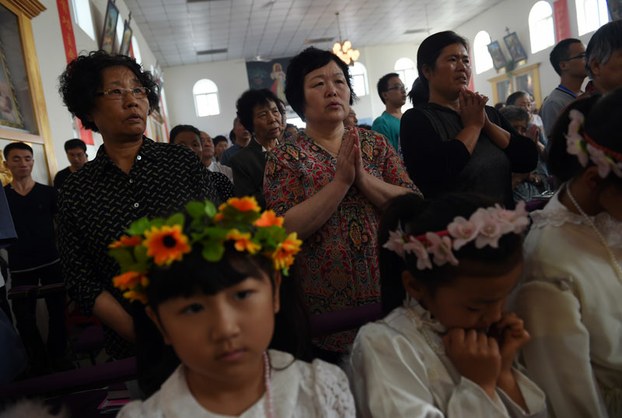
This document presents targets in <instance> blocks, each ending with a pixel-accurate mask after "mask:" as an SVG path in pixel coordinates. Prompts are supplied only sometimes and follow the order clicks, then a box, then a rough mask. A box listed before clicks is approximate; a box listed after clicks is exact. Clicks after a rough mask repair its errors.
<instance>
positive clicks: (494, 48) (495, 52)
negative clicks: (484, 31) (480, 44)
mask: <svg viewBox="0 0 622 418" xmlns="http://www.w3.org/2000/svg"><path fill="white" fill-rule="evenodd" d="M488 53H489V54H490V56H491V57H492V65H493V66H494V67H495V70H500V69H501V68H503V67H505V66H506V65H507V63H508V61H507V59H506V58H505V55H504V54H503V51H502V50H501V45H499V41H492V42H491V43H489V44H488Z"/></svg>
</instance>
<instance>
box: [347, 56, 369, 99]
mask: <svg viewBox="0 0 622 418" xmlns="http://www.w3.org/2000/svg"><path fill="white" fill-rule="evenodd" d="M350 75H351V76H352V90H354V94H356V95H357V96H358V97H363V96H367V95H368V94H369V87H367V68H365V66H364V65H363V64H361V63H360V62H355V63H354V65H353V66H352V69H351V70H350Z"/></svg>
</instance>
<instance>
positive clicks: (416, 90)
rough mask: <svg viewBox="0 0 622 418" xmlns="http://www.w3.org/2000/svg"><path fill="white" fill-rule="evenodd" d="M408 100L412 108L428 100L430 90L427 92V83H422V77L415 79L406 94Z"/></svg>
mask: <svg viewBox="0 0 622 418" xmlns="http://www.w3.org/2000/svg"><path fill="white" fill-rule="evenodd" d="M408 99H409V100H410V103H412V105H413V106H416V105H419V104H424V103H427V102H428V100H430V90H428V85H427V81H422V77H417V78H416V79H415V81H414V82H413V86H412V87H411V89H410V91H409V92H408Z"/></svg>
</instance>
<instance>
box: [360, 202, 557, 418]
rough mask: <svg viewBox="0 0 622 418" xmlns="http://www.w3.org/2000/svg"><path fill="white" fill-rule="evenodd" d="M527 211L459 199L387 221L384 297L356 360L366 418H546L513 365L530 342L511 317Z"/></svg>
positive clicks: (536, 392)
mask: <svg viewBox="0 0 622 418" xmlns="http://www.w3.org/2000/svg"><path fill="white" fill-rule="evenodd" d="M528 223H529V222H528V219H527V213H526V212H525V210H524V205H522V204H521V205H519V206H518V208H517V209H516V210H505V209H503V208H502V207H500V206H499V205H495V204H494V202H493V201H491V200H490V199H488V198H485V197H482V196H479V195H473V194H450V195H445V196H441V197H439V198H436V199H433V200H422V199H420V198H418V197H417V196H414V195H404V196H401V197H398V198H396V199H395V200H394V201H392V203H391V204H390V205H389V207H388V208H387V209H386V211H385V213H384V214H383V217H382V220H381V225H380V230H379V236H378V242H379V243H381V245H382V249H381V251H380V272H381V280H380V284H381V298H382V305H383V311H384V313H385V315H386V317H385V318H384V319H382V320H381V321H377V322H375V323H371V324H367V325H365V326H363V327H362V328H361V329H360V331H359V333H358V335H357V337H356V339H355V342H354V346H353V349H352V354H351V357H350V369H351V376H350V382H351V385H352V388H353V392H354V396H355V400H356V402H357V411H358V414H359V416H360V417H391V418H394V417H423V416H426V417H428V416H429V417H432V416H434V417H444V416H447V417H476V416H486V417H535V416H537V417H540V416H546V405H545V398H544V394H543V392H542V391H541V390H540V389H539V388H538V387H537V386H536V385H535V384H534V383H533V382H531V381H530V380H529V379H528V378H527V377H526V376H524V375H523V374H521V373H520V372H519V371H518V370H517V369H515V368H514V367H513V366H512V365H513V362H514V358H515V355H516V353H517V351H518V350H519V349H520V348H521V347H522V346H523V345H524V344H525V343H526V342H527V341H529V333H528V332H527V331H526V330H525V328H524V327H523V322H522V320H521V319H520V318H519V317H518V316H517V315H515V314H513V313H508V312H505V311H504V305H505V301H506V298H507V296H508V295H509V294H510V292H511V291H512V290H513V289H514V287H515V286H516V284H517V283H518V280H519V278H520V276H521V273H522V266H523V259H522V233H523V231H524V230H525V229H526V228H527V226H528Z"/></svg>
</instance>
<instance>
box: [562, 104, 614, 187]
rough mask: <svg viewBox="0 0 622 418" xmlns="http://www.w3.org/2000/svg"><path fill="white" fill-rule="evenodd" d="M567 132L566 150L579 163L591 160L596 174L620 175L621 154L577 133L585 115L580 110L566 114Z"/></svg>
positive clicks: (573, 110) (585, 163)
mask: <svg viewBox="0 0 622 418" xmlns="http://www.w3.org/2000/svg"><path fill="white" fill-rule="evenodd" d="M568 116H569V117H570V123H569V124H568V133H567V134H566V151H567V152H568V154H572V155H576V156H577V159H578V160H579V163H580V164H581V165H582V166H583V167H585V166H587V163H588V162H589V161H590V160H591V161H592V162H593V163H594V164H595V165H596V167H598V175H599V176H600V177H602V178H605V177H607V176H608V175H609V172H610V171H613V173H614V174H615V175H616V176H618V177H622V162H621V161H622V155H621V154H619V153H617V152H615V151H612V150H610V149H608V148H606V147H603V146H602V145H600V144H597V143H596V142H595V141H594V140H593V139H592V138H590V137H589V136H588V135H586V134H583V135H581V134H580V133H579V129H580V128H581V125H583V121H584V120H585V117H584V116H583V114H582V113H581V112H579V111H578V110H576V109H572V110H571V111H570V113H569V115H568Z"/></svg>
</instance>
